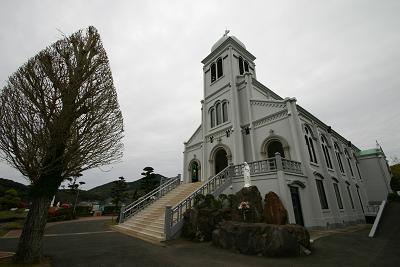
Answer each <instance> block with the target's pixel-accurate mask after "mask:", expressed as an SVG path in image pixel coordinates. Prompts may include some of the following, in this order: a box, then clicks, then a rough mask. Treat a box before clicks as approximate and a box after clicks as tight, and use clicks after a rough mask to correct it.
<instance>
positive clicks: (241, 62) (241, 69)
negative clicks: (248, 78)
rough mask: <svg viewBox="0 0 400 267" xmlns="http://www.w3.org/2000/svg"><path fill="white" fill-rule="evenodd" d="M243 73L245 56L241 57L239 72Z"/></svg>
mask: <svg viewBox="0 0 400 267" xmlns="http://www.w3.org/2000/svg"><path fill="white" fill-rule="evenodd" d="M243 73H244V67H243V58H242V57H239V74H240V75H243Z"/></svg>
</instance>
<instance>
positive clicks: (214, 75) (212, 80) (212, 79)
mask: <svg viewBox="0 0 400 267" xmlns="http://www.w3.org/2000/svg"><path fill="white" fill-rule="evenodd" d="M216 79H217V75H216V69H215V63H213V64H211V82H214V81H215V80H216Z"/></svg>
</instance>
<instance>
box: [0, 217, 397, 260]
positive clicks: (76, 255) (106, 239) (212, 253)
mask: <svg viewBox="0 0 400 267" xmlns="http://www.w3.org/2000/svg"><path fill="white" fill-rule="evenodd" d="M397 229H398V228H397ZM46 235H47V236H46V237H45V239H44V252H45V254H46V255H47V256H50V257H51V258H52V259H53V264H54V266H68V267H70V266H141V267H142V266H185V267H186V266H190V267H196V266H202V267H204V266H207V267H209V266H218V267H221V266H340V267H342V266H400V248H399V246H400V232H399V231H398V230H396V231H394V234H392V237H391V238H381V237H378V238H368V230H362V231H358V232H352V233H345V234H335V235H331V236H327V237H323V238H320V239H318V240H316V241H315V242H314V250H313V253H312V255H310V256H306V257H296V258H265V257H259V256H246V255H241V254H238V253H235V252H231V251H227V250H223V249H220V248H216V247H213V246H212V245H211V244H210V243H192V242H188V241H182V240H178V241H173V242H170V243H168V244H167V245H166V246H164V247H163V246H157V245H153V244H149V243H146V242H143V241H141V240H138V239H135V238H133V237H130V236H125V235H123V234H120V233H117V232H113V231H110V229H109V228H108V226H107V223H106V222H105V221H88V222H73V223H66V224H58V225H54V226H51V227H49V228H47V230H46ZM395 235H397V236H395ZM17 242H18V239H15V238H14V239H4V238H3V239H0V250H3V251H15V248H16V245H17ZM396 248H397V250H396ZM396 251H397V252H396Z"/></svg>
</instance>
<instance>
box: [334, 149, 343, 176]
mask: <svg viewBox="0 0 400 267" xmlns="http://www.w3.org/2000/svg"><path fill="white" fill-rule="evenodd" d="M334 148H335V154H336V159H337V161H338V163H339V169H340V172H341V173H344V168H343V163H342V157H341V156H340V150H339V146H338V144H337V143H335V144H334Z"/></svg>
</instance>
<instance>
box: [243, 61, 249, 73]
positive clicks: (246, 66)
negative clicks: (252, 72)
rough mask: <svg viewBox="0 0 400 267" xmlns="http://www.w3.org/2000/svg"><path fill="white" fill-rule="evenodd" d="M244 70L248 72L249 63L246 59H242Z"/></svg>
mask: <svg viewBox="0 0 400 267" xmlns="http://www.w3.org/2000/svg"><path fill="white" fill-rule="evenodd" d="M244 71H245V72H249V63H247V61H244Z"/></svg>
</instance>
